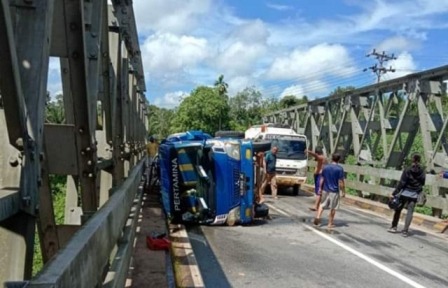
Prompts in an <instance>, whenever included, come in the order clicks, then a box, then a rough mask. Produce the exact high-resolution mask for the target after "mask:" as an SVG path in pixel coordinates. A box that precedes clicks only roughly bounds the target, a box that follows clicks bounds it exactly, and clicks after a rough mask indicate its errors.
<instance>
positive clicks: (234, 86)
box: [227, 76, 255, 97]
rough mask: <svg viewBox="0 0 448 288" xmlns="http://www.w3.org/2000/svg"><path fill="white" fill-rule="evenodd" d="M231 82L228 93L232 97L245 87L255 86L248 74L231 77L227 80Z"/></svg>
mask: <svg viewBox="0 0 448 288" xmlns="http://www.w3.org/2000/svg"><path fill="white" fill-rule="evenodd" d="M227 83H228V84H229V89H228V91H227V92H228V94H229V96H230V97H232V96H234V95H236V93H238V92H240V91H242V90H243V89H245V88H247V87H251V86H255V84H254V82H253V80H252V79H251V78H250V77H247V76H237V77H234V78H230V80H229V81H228V82H227Z"/></svg>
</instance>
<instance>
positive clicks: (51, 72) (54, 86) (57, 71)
mask: <svg viewBox="0 0 448 288" xmlns="http://www.w3.org/2000/svg"><path fill="white" fill-rule="evenodd" d="M47 91H48V92H50V96H51V97H52V98H53V97H54V96H56V95H58V94H62V79H61V65H60V62H59V58H57V57H50V61H49V63H48V81H47Z"/></svg>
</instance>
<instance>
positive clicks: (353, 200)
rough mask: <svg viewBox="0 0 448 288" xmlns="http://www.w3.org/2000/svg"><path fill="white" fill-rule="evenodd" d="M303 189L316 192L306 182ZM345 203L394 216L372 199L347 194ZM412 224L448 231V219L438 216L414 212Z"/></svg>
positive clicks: (383, 205)
mask: <svg viewBox="0 0 448 288" xmlns="http://www.w3.org/2000/svg"><path fill="white" fill-rule="evenodd" d="M300 188H301V190H302V191H303V192H305V193H308V194H314V186H311V185H308V184H305V185H302V186H301V187H300ZM342 201H343V203H344V204H347V205H352V206H357V207H359V208H361V209H366V210H371V211H374V212H376V213H379V214H383V215H387V216H392V214H393V210H391V209H390V208H389V206H387V205H386V204H383V203H379V202H376V201H372V200H369V199H364V198H359V197H356V196H352V195H347V194H346V195H345V198H343V200H342ZM405 215H406V214H405V213H402V215H401V218H404V217H405ZM412 224H414V225H417V226H423V227H425V228H429V229H431V230H434V231H436V232H438V233H447V232H448V221H446V220H445V221H444V220H441V219H439V218H436V217H432V216H427V215H423V214H420V213H414V217H413V218H412Z"/></svg>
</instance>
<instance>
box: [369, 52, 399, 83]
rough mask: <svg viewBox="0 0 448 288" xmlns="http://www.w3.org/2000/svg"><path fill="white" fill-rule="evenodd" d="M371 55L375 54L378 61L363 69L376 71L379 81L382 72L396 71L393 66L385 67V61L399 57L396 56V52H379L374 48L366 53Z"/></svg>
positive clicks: (378, 81)
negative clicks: (390, 53) (389, 53)
mask: <svg viewBox="0 0 448 288" xmlns="http://www.w3.org/2000/svg"><path fill="white" fill-rule="evenodd" d="M370 56H374V57H375V58H376V59H377V60H378V63H377V64H375V65H373V66H371V67H369V68H365V69H364V70H363V71H364V72H365V71H367V70H372V71H373V73H375V75H376V82H377V83H380V81H381V75H382V74H386V73H387V72H395V69H392V66H390V68H385V67H384V62H387V61H389V60H395V59H397V57H395V56H394V54H392V55H390V56H389V55H387V54H386V52H384V51H383V53H378V52H376V50H375V49H373V51H372V53H369V54H367V55H366V57H370Z"/></svg>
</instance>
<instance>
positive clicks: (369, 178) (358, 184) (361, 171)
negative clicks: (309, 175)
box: [309, 161, 448, 215]
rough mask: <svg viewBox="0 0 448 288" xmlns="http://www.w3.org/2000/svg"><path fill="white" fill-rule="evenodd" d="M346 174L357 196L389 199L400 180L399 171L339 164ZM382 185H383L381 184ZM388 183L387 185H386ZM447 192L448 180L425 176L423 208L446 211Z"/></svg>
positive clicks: (311, 167) (310, 166) (311, 163)
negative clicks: (425, 200)
mask: <svg viewBox="0 0 448 288" xmlns="http://www.w3.org/2000/svg"><path fill="white" fill-rule="evenodd" d="M315 165H316V162H314V161H310V164H309V168H310V169H311V170H310V171H312V169H313V168H314V167H315ZM341 166H342V167H344V171H345V172H346V180H345V183H346V186H347V188H349V189H353V190H355V191H357V192H358V196H361V197H362V196H366V195H369V196H370V198H374V197H371V195H376V196H383V197H389V196H390V195H391V194H392V192H393V191H394V184H395V183H396V182H397V181H399V180H400V177H401V173H402V171H401V170H393V169H382V168H374V167H369V166H359V165H348V164H341ZM383 183H384V184H383ZM386 183H388V184H389V185H387V184H386ZM440 191H448V179H443V178H442V177H440V176H439V175H434V174H429V173H428V174H426V181H425V186H424V192H425V193H426V194H427V202H426V204H425V206H427V207H429V208H432V209H433V210H434V209H435V211H440V215H441V214H442V213H443V211H445V212H447V211H448V198H446V196H447V195H446V194H445V193H440Z"/></svg>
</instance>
